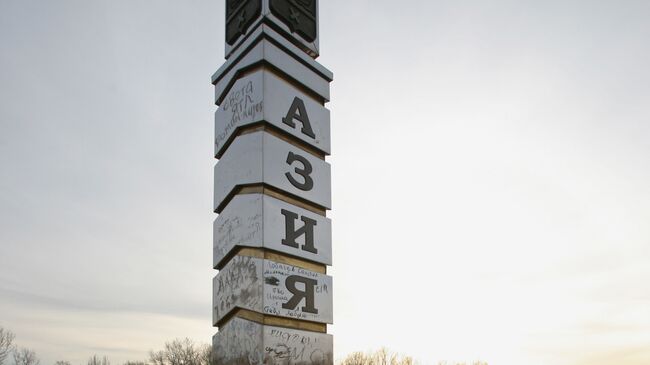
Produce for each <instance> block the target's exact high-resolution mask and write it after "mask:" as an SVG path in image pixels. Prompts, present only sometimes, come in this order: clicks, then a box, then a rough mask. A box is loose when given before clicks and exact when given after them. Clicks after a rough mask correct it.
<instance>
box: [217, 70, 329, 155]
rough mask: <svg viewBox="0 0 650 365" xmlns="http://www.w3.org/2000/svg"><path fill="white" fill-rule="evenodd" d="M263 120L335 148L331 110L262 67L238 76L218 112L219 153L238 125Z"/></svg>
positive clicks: (306, 140)
mask: <svg viewBox="0 0 650 365" xmlns="http://www.w3.org/2000/svg"><path fill="white" fill-rule="evenodd" d="M297 107H299V108H297ZM289 115H291V116H295V117H294V118H287V116H289ZM301 120H302V121H301ZM260 122H266V123H268V124H270V125H272V126H274V127H276V128H279V129H281V130H282V131H283V132H286V133H287V134H289V135H291V136H293V137H295V138H297V139H298V140H300V141H301V142H303V143H306V144H308V145H309V146H311V147H313V148H315V149H316V150H318V151H321V152H322V153H323V154H326V155H329V154H330V152H331V146H330V112H329V110H327V109H326V108H325V107H324V106H323V105H321V104H319V103H317V102H316V101H315V100H313V99H312V98H311V97H310V96H308V95H307V94H305V93H304V92H302V91H300V90H299V89H298V88H296V87H295V86H293V85H291V84H290V83H289V82H287V81H285V80H282V79H281V78H280V77H279V76H277V75H276V74H274V73H273V72H271V71H268V70H266V69H259V70H258V71H256V72H253V73H252V74H250V75H247V76H245V77H244V78H241V79H239V80H237V82H235V84H234V85H233V87H232V88H231V89H230V91H229V92H228V94H227V95H226V97H225V99H224V101H223V102H222V103H221V106H220V107H219V109H218V110H217V112H216V113H215V140H214V148H215V156H216V157H221V155H222V154H223V153H224V151H225V148H226V146H227V145H228V143H230V142H231V141H232V138H234V136H235V134H236V132H237V130H238V129H240V128H242V127H245V126H248V125H251V124H255V123H260Z"/></svg>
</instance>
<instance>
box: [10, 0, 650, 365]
mask: <svg viewBox="0 0 650 365" xmlns="http://www.w3.org/2000/svg"><path fill="white" fill-rule="evenodd" d="M223 18H224V14H223V0H201V1H199V0H185V1H178V0H93V1H88V0H57V1H47V0H40V1H36V0H0V166H1V170H0V207H1V208H2V209H0V326H3V327H6V328H9V329H11V330H13V331H14V332H15V333H16V335H17V342H18V344H19V345H21V346H27V347H30V348H33V349H34V350H36V351H37V353H38V355H39V356H40V357H41V359H42V360H43V365H50V364H52V363H53V362H54V361H56V360H69V361H72V362H73V364H74V365H81V364H82V363H85V360H86V359H87V358H88V357H89V356H91V355H92V354H95V353H97V354H99V355H107V356H108V357H110V358H111V359H112V360H113V363H114V364H116V365H118V364H120V363H121V362H123V361H125V360H142V359H145V358H146V356H147V355H146V353H147V351H148V350H150V349H157V348H160V347H162V345H163V344H164V342H165V341H166V340H169V339H173V338H175V337H191V338H194V339H196V340H197V341H200V342H205V343H207V342H209V341H210V338H211V336H212V335H213V334H214V333H215V329H213V328H212V327H211V312H210V311H211V296H212V288H211V280H212V277H213V276H214V275H215V272H214V271H213V270H212V269H211V264H212V247H211V246H212V221H213V219H214V218H215V215H214V214H213V213H212V212H211V207H212V188H213V187H212V168H213V165H214V163H215V161H214V160H213V159H212V150H213V146H212V139H213V128H214V126H213V113H214V110H215V106H214V105H213V104H212V98H213V90H212V86H211V85H210V76H211V75H212V73H213V72H214V71H215V70H216V69H217V68H218V67H219V66H220V65H221V64H222V63H223V38H224V36H223V26H224V19H223ZM649 19H650V2H648V1H645V0H643V1H641V0H640V1H634V0H618V1H613V0H612V1H604V0H601V1H599V0H596V1H594V0H591V1H586V0H585V1H579V0H545V1H541V0H540V1H530V0H517V1H516V0H510V1H507V0H495V1H488V0H475V1H471V0H468V1H458V0H446V1H430V0H427V1H423V0H422V1H420V0H416V1H410V2H405V1H385V0H372V1H363V0H354V1H350V0H324V1H321V24H320V31H321V54H322V56H321V58H319V61H320V62H321V63H322V64H323V65H325V66H326V67H328V68H329V69H330V70H332V71H333V72H334V74H335V82H334V83H333V85H332V102H331V103H330V104H328V107H329V108H330V109H331V110H332V138H333V155H332V156H331V157H330V158H329V162H330V163H331V164H332V167H333V206H334V210H333V211H332V212H330V214H329V216H330V217H331V218H332V219H333V223H334V267H333V268H331V269H330V274H331V275H333V277H334V295H335V299H334V305H335V306H334V315H335V325H333V326H330V332H331V333H333V334H334V336H335V337H334V338H335V352H336V357H337V358H342V357H344V356H345V355H346V354H347V353H350V352H352V351H356V350H361V351H366V350H370V349H374V348H378V347H381V346H387V347H389V348H390V349H392V350H395V351H398V352H401V353H404V354H409V355H413V356H415V357H416V358H418V359H419V360H420V361H421V362H422V363H423V364H434V363H436V362H437V361H439V360H467V361H470V360H475V359H482V360H484V361H488V362H489V363H490V365H522V364H526V365H612V364H616V365H647V364H648V363H650V284H648V283H649V282H650V224H649V223H650V67H649V65H650V41H649V39H650V21H649Z"/></svg>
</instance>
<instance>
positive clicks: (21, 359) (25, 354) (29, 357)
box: [14, 348, 41, 365]
mask: <svg viewBox="0 0 650 365" xmlns="http://www.w3.org/2000/svg"><path fill="white" fill-rule="evenodd" d="M14 363H15V364H16V365H40V363H41V360H39V359H38V357H36V352H34V351H32V350H30V349H26V348H20V349H15V350H14Z"/></svg>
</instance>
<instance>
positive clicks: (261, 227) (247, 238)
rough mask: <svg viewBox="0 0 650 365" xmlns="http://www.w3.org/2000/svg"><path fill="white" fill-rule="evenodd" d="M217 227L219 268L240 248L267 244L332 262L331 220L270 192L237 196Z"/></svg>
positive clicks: (301, 255)
mask: <svg viewBox="0 0 650 365" xmlns="http://www.w3.org/2000/svg"><path fill="white" fill-rule="evenodd" d="M213 230H214V233H213V237H214V267H215V268H220V267H223V266H224V265H225V261H224V260H225V259H226V258H227V257H228V255H229V254H231V253H232V252H233V250H234V249H236V248H238V247H253V248H262V247H263V248H268V249H271V250H274V251H278V252H282V253H286V254H289V255H292V256H296V257H299V258H302V259H306V260H309V261H313V262H316V263H320V264H324V265H331V264H332V224H331V221H330V220H329V219H328V218H326V217H323V216H322V215H318V214H316V213H313V212H310V211H308V210H305V209H302V208H299V207H297V206H295V205H291V204H288V203H285V202H283V201H281V200H278V199H275V198H272V197H270V196H267V195H263V194H245V195H237V196H235V197H234V198H233V199H232V201H231V202H230V204H228V206H226V208H225V209H224V210H223V211H222V212H221V214H220V215H219V217H218V218H217V219H216V220H215V221H214V224H213ZM301 230H302V231H301ZM295 236H298V237H295ZM293 238H295V239H293ZM312 246H313V247H312Z"/></svg>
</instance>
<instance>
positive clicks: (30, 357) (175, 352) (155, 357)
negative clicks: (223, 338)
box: [0, 327, 488, 365]
mask: <svg viewBox="0 0 650 365" xmlns="http://www.w3.org/2000/svg"><path fill="white" fill-rule="evenodd" d="M15 338H16V336H15V335H14V334H13V333H12V332H11V331H8V330H5V329H4V328H2V327H0V365H41V361H40V359H39V358H38V356H36V352H34V351H33V350H31V349H28V348H24V347H18V346H15V345H14V340H15ZM212 355H213V354H212V346H210V345H207V344H197V343H196V342H194V341H192V340H190V339H189V338H185V339H176V340H173V341H170V342H167V343H165V346H164V348H163V349H162V350H158V351H153V350H152V351H149V358H148V359H145V360H141V361H127V362H125V363H123V364H122V365H219V364H216V363H215V361H213V359H214V357H213V356H212ZM8 359H9V360H12V359H13V364H11V363H9V361H7V360H8ZM54 365H72V364H71V363H70V362H69V361H57V362H55V363H54ZM85 365H111V361H110V360H109V359H108V358H107V357H106V356H101V357H100V356H98V355H93V356H91V357H90V358H88V360H87V362H86V364H85ZM339 365H419V363H418V362H417V361H415V360H414V359H413V358H412V357H410V356H401V355H399V354H396V353H392V352H390V351H388V350H387V349H385V348H384V349H381V350H379V351H375V352H371V353H363V352H355V353H352V354H350V355H348V356H347V357H346V358H345V359H344V360H342V361H340V362H339ZM438 365H488V364H487V363H484V362H474V363H471V364H466V363H462V364H459V363H446V362H440V363H438Z"/></svg>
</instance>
